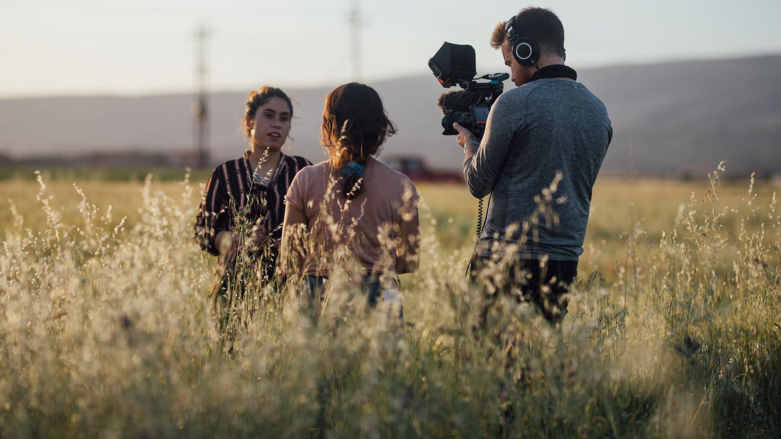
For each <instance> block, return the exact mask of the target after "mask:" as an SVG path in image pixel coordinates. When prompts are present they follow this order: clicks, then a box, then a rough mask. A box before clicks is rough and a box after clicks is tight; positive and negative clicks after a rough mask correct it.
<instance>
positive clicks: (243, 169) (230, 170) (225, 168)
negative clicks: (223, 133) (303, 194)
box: [195, 152, 312, 256]
mask: <svg viewBox="0 0 781 439" xmlns="http://www.w3.org/2000/svg"><path fill="white" fill-rule="evenodd" d="M248 157H249V152H245V153H244V157H242V158H239V159H236V160H231V161H228V162H225V163H223V164H222V165H220V166H218V167H217V168H216V169H215V170H214V172H213V173H212V176H211V178H209V182H208V183H206V190H205V192H204V194H203V199H202V200H201V207H200V209H199V210H198V216H197V217H196V219H195V241H196V242H197V243H198V244H199V245H200V246H201V248H202V249H203V250H204V251H207V252H209V253H211V254H213V255H215V256H217V255H218V254H219V251H218V249H217V247H216V245H215V238H216V237H217V234H218V233H220V232H222V231H229V230H233V228H234V226H235V224H236V223H237V219H238V216H239V215H245V218H246V219H247V220H248V222H249V223H251V224H252V225H253V226H256V227H259V229H260V230H261V231H262V232H263V233H265V234H266V235H268V237H269V238H271V239H272V242H276V241H279V240H280V239H281V238H282V220H283V219H284V217H285V204H284V199H285V194H286V193H287V189H288V188H289V187H290V183H292V181H293V177H295V176H296V173H298V171H300V170H301V168H303V167H305V166H309V165H311V164H312V162H310V161H309V160H307V159H305V158H303V157H298V156H288V155H285V154H282V157H280V159H279V164H278V165H277V168H276V170H275V171H274V175H273V176H271V181H270V182H269V183H268V184H265V185H264V184H261V183H258V182H256V181H255V179H254V178H253V172H252V169H251V166H250V163H249V160H248ZM275 256H276V255H275Z"/></svg>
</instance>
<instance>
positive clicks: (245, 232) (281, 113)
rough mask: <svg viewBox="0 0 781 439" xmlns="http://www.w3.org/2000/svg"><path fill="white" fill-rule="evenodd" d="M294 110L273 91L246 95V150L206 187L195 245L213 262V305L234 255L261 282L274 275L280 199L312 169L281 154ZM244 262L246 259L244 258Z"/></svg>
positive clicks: (267, 89) (305, 162) (223, 166)
mask: <svg viewBox="0 0 781 439" xmlns="http://www.w3.org/2000/svg"><path fill="white" fill-rule="evenodd" d="M292 117H293V105H292V103H291V101H290V98H289V97H288V96H287V95H286V94H285V92H283V91H282V90H280V89H278V88H273V87H262V88H260V89H258V90H256V91H253V92H251V93H250V95H249V98H248V99H247V103H246V105H245V117H244V120H243V123H242V125H243V126H244V133H245V135H246V136H247V143H248V150H246V151H245V152H244V156H243V157H241V158H238V159H236V160H230V161H228V162H225V163H223V164H221V165H220V166H218V167H217V168H216V169H215V170H214V172H213V173H212V176H211V178H210V179H209V182H208V183H207V184H206V191H205V193H204V196H203V199H202V201H201V207H200V210H199V211H198V216H197V218H196V221H195V240H196V241H197V242H198V244H199V245H200V246H201V248H202V249H203V250H204V251H207V252H209V253H211V254H212V255H215V256H217V275H218V279H217V282H215V285H214V288H213V290H212V297H213V300H214V301H216V300H217V299H218V296H220V295H224V294H226V287H228V290H229V291H240V292H243V290H244V288H245V285H241V283H242V282H241V281H239V285H238V290H236V289H232V290H231V288H230V284H229V283H230V282H232V281H235V279H232V278H231V276H226V274H227V273H230V272H232V271H233V270H232V268H234V267H235V265H236V256H237V253H239V251H241V250H243V249H246V251H247V253H243V254H246V255H250V256H251V257H250V258H248V259H249V260H251V261H252V263H253V264H255V265H256V267H257V269H258V270H257V274H258V276H260V277H261V279H260V280H261V282H262V283H266V282H267V281H268V280H270V279H271V277H273V275H274V266H275V264H276V259H277V255H278V252H279V241H280V239H281V237H282V220H283V218H284V213H285V206H284V197H285V193H287V189H288V187H289V186H290V184H291V182H292V181H293V177H295V175H296V173H298V171H299V170H301V168H303V167H305V166H308V165H311V164H312V163H311V162H310V161H309V160H307V159H305V158H303V157H297V156H289V155H286V154H283V153H282V151H281V149H282V146H283V145H284V144H285V140H287V137H288V134H289V133H290V120H291V119H292ZM245 259H247V258H245Z"/></svg>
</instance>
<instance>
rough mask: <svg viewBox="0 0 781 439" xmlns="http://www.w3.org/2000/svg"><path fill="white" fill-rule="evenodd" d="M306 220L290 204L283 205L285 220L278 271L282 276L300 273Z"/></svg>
mask: <svg viewBox="0 0 781 439" xmlns="http://www.w3.org/2000/svg"><path fill="white" fill-rule="evenodd" d="M306 226H307V218H306V215H304V212H302V211H301V210H299V209H298V208H297V207H295V206H293V205H292V204H290V203H286V205H285V219H284V221H283V222H282V249H281V250H280V253H279V256H280V258H279V259H280V270H281V272H282V274H285V275H292V274H296V273H300V272H301V269H302V268H303V263H304V258H305V257H306V254H305V239H306Z"/></svg>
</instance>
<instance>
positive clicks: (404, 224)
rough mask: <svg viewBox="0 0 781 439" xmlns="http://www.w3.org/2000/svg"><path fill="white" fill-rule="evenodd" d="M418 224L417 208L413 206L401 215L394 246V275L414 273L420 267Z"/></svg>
mask: <svg viewBox="0 0 781 439" xmlns="http://www.w3.org/2000/svg"><path fill="white" fill-rule="evenodd" d="M419 250H420V223H419V220H418V207H417V206H414V207H412V208H411V209H410V210H409V211H407V212H405V213H404V214H402V215H401V224H400V227H399V242H398V245H396V273H398V274H404V273H414V272H416V271H417V270H418V265H420V257H419V255H418V251H419Z"/></svg>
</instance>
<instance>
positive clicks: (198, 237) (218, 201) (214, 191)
mask: <svg viewBox="0 0 781 439" xmlns="http://www.w3.org/2000/svg"><path fill="white" fill-rule="evenodd" d="M224 186H225V183H223V181H222V180H221V179H220V178H219V175H218V172H217V170H215V171H214V172H213V173H212V176H211V178H209V182H208V183H206V190H205V191H204V194H203V198H202V199H201V206H200V208H199V209H198V215H197V216H196V218H195V226H194V231H195V241H196V242H197V243H198V245H199V246H200V247H201V249H203V250H204V251H206V252H209V253H211V254H212V255H214V256H220V254H221V253H223V249H225V248H226V246H228V244H230V243H231V241H233V240H231V241H228V239H227V237H230V231H229V229H230V217H229V212H228V211H227V210H228V209H227V206H228V204H229V203H228V195H227V192H226V191H225V187H224ZM226 236H227V237H226ZM226 250H227V249H226Z"/></svg>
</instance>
